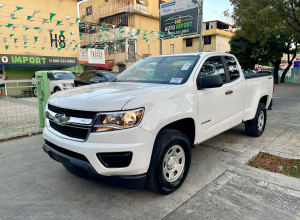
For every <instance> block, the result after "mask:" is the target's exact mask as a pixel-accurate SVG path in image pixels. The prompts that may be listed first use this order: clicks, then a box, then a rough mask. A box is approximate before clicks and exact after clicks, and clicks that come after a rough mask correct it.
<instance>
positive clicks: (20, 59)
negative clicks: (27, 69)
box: [0, 54, 77, 66]
mask: <svg viewBox="0 0 300 220" xmlns="http://www.w3.org/2000/svg"><path fill="white" fill-rule="evenodd" d="M1 65H2V66H5V65H9V66H11V65H18V66H28V65H30V66H76V65H77V57H48V56H30V55H13V54H0V66H1Z"/></svg>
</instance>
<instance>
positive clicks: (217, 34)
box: [182, 29, 234, 53]
mask: <svg viewBox="0 0 300 220" xmlns="http://www.w3.org/2000/svg"><path fill="white" fill-rule="evenodd" d="M202 35H203V39H202V47H203V52H222V53H225V52H228V51H229V50H230V45H229V41H230V40H231V38H232V36H233V35H234V34H233V33H231V32H228V31H223V30H219V29H213V30H206V31H203V34H202ZM205 36H211V44H210V45H204V37H205ZM189 38H192V39H193V46H192V47H186V39H189ZM203 45H204V46H203ZM198 51H199V35H192V36H187V37H184V38H183V41H182V52H183V53H189V52H198Z"/></svg>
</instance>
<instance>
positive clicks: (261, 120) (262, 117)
mask: <svg viewBox="0 0 300 220" xmlns="http://www.w3.org/2000/svg"><path fill="white" fill-rule="evenodd" d="M264 124H265V114H264V112H263V111H261V112H260V113H259V116H258V125H257V126H258V130H260V131H262V130H263V127H264Z"/></svg>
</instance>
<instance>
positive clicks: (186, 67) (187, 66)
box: [181, 63, 191, 70]
mask: <svg viewBox="0 0 300 220" xmlns="http://www.w3.org/2000/svg"><path fill="white" fill-rule="evenodd" d="M190 66H191V64H188V63H186V64H184V65H183V67H182V68H181V70H188V69H189V68H190Z"/></svg>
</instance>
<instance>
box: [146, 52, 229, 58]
mask: <svg viewBox="0 0 300 220" xmlns="http://www.w3.org/2000/svg"><path fill="white" fill-rule="evenodd" d="M210 54H216V55H229V54H228V53H220V52H191V53H175V54H166V55H160V56H156V57H166V56H167V57H173V56H200V55H204V56H207V55H210ZM149 58H151V57H149Z"/></svg>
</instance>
